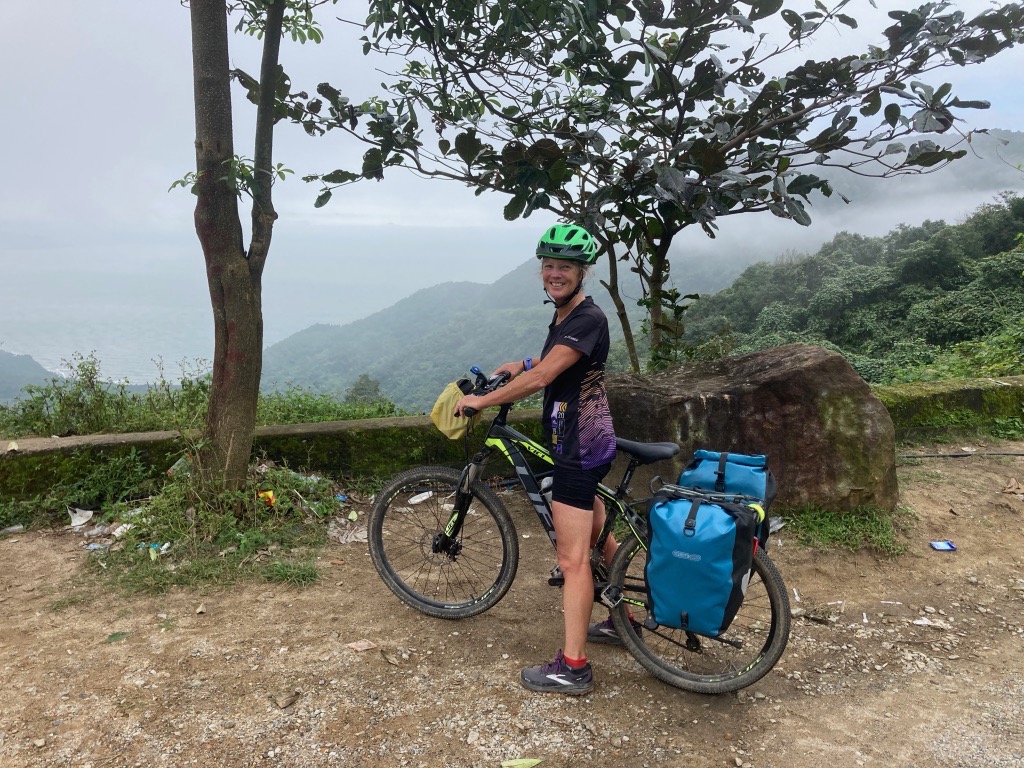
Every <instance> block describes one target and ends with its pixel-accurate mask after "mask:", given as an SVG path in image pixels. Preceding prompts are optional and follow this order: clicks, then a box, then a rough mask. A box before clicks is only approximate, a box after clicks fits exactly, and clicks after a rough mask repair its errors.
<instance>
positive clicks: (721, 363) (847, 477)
mask: <svg viewBox="0 0 1024 768" xmlns="http://www.w3.org/2000/svg"><path fill="white" fill-rule="evenodd" d="M607 387H608V399H609V403H610V406H611V411H612V417H613V419H614V422H615V432H616V434H617V435H619V436H620V437H624V438H627V439H631V440H643V441H659V440H670V441H672V442H676V443H679V444H680V446H681V447H682V453H681V454H680V463H685V462H686V461H688V460H689V458H690V457H691V456H692V455H693V451H694V450H696V449H698V448H707V449H709V450H714V451H730V452H734V453H754V454H759V453H763V454H765V455H766V456H767V457H768V466H769V468H770V469H771V470H772V471H773V472H774V473H775V476H776V478H777V480H778V484H779V494H778V497H777V499H776V503H778V504H780V505H783V506H786V507H799V506H802V505H805V504H814V505H818V506H821V507H825V508H826V509H832V510H849V509H853V508H854V507H857V506H859V505H870V506H873V507H881V508H882V509H886V510H890V511H891V510H893V509H894V508H895V507H896V503H897V488H896V455H895V437H894V431H893V424H892V419H891V418H890V417H889V413H888V411H887V410H886V409H885V406H884V405H882V403H881V401H879V400H878V398H876V397H875V396H874V395H873V394H872V393H871V390H870V389H869V388H868V385H867V384H866V383H865V382H864V380H863V379H861V377H860V376H858V375H857V373H856V371H854V370H853V368H852V367H851V366H850V364H849V363H848V362H846V359H845V358H843V356H842V355H839V354H837V353H835V352H831V351H829V350H827V349H824V348H822V347H814V346H808V345H805V344H790V345H787V346H784V347H775V348H773V349H767V350H764V351H762V352H755V353H754V354H751V355H744V356H738V357H727V358H722V359H721V360H716V361H714V362H710V363H691V364H688V365H685V366H683V367H682V368H679V369H676V370H672V371H668V372H665V373H659V374H653V375H650V376H636V375H633V374H614V375H609V376H608V380H607ZM677 469H678V467H677Z"/></svg>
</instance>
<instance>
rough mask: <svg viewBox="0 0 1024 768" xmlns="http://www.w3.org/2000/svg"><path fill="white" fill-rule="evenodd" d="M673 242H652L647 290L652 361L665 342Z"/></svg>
mask: <svg viewBox="0 0 1024 768" xmlns="http://www.w3.org/2000/svg"><path fill="white" fill-rule="evenodd" d="M671 242H672V240H671V238H669V239H668V240H664V239H662V240H658V241H656V242H651V243H650V245H651V271H650V272H649V273H648V276H647V290H648V295H649V297H650V302H651V303H650V306H649V307H648V308H647V309H648V311H649V313H650V335H651V357H652V359H653V358H654V357H655V356H656V355H657V354H658V353H659V351H660V350H661V345H662V344H663V342H664V329H665V326H664V319H663V318H664V305H663V301H662V299H663V296H664V293H665V281H666V280H667V279H668V269H667V266H668V246H669V244H670V243H671Z"/></svg>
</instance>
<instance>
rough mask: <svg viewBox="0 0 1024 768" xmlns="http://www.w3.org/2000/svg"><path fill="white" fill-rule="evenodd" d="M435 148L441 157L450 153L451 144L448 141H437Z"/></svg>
mask: <svg viewBox="0 0 1024 768" xmlns="http://www.w3.org/2000/svg"><path fill="white" fill-rule="evenodd" d="M437 148H438V149H440V150H441V154H442V155H447V154H448V153H449V152H451V151H452V143H451V142H450V141H448V139H438V142H437Z"/></svg>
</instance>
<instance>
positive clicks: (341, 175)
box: [323, 169, 359, 184]
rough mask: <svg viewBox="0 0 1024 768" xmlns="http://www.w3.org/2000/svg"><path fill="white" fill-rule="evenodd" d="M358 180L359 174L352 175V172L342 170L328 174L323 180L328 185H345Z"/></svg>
mask: <svg viewBox="0 0 1024 768" xmlns="http://www.w3.org/2000/svg"><path fill="white" fill-rule="evenodd" d="M358 178H359V174H358V173H352V172H351V171H343V170H341V169H338V170H336V171H331V172H330V173H328V174H327V175H326V176H324V177H323V180H324V181H325V182H327V183H328V184H344V183H345V182H348V181H355V180H356V179H358Z"/></svg>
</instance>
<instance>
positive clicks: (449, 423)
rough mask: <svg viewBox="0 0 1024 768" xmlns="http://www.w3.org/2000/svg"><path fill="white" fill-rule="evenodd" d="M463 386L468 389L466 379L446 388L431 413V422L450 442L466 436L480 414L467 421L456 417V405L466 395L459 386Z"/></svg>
mask: <svg viewBox="0 0 1024 768" xmlns="http://www.w3.org/2000/svg"><path fill="white" fill-rule="evenodd" d="M460 384H463V386H466V387H467V388H468V386H469V382H468V380H466V379H461V380H460V381H453V382H451V383H450V384H449V385H448V386H446V387H445V388H444V390H443V391H442V392H441V396H440V397H438V398H437V402H435V403H434V408H433V410H431V411H430V420H431V421H432V422H434V426H435V427H437V428H438V429H439V430H440V431H441V433H442V434H443V435H445V436H446V437H447V438H448V439H449V440H458V439H459V438H460V437H462V436H463V435H465V434H466V432H467V431H468V430H470V429H471V428H472V427H473V426H474V425H475V424H476V421H477V419H478V418H480V414H479V413H478V414H477V415H476V416H474V417H473V418H471V419H467V418H466V417H465V416H456V415H455V404H456V403H458V402H459V400H461V399H462V396H463V395H464V394H466V393H465V392H463V390H462V388H461V387H460V386H459V385H460Z"/></svg>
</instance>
